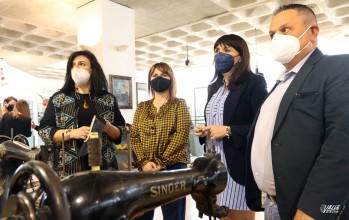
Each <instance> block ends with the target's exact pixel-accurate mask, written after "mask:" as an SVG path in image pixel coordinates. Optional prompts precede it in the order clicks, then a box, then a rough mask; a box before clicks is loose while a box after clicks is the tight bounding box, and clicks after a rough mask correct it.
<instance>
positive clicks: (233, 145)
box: [200, 74, 268, 185]
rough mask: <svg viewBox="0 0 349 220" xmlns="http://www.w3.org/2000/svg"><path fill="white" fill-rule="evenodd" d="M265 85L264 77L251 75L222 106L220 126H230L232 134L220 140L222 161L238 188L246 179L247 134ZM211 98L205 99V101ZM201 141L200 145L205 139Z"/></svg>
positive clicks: (262, 96) (261, 98) (232, 92)
mask: <svg viewBox="0 0 349 220" xmlns="http://www.w3.org/2000/svg"><path fill="white" fill-rule="evenodd" d="M266 85H267V84H266V82H265V79H264V77H262V76H260V75H255V74H252V75H251V77H250V79H249V82H248V84H247V86H245V88H243V89H236V90H232V91H230V92H229V95H228V97H227V99H226V100H225V103H224V110H223V125H226V126H230V128H231V133H232V135H231V137H230V138H227V137H224V138H223V149H224V154H225V159H226V162H227V168H228V171H229V174H230V176H231V177H232V178H233V180H234V181H235V182H237V183H239V184H241V185H245V179H246V142H247V134H248V133H249V131H250V127H251V125H252V122H253V119H254V117H255V115H256V113H257V111H258V109H259V106H260V104H261V103H262V101H263V100H264V98H265V97H266V95H267V93H268V92H267V88H266V87H267V86H266ZM211 97H212V96H209V97H208V101H209V100H210V99H211ZM207 103H208V102H207ZM207 103H206V106H207ZM206 106H205V112H206ZM205 121H206V114H205ZM200 141H201V143H203V142H204V141H205V140H204V139H200Z"/></svg>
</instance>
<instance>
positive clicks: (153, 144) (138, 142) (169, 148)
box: [131, 63, 190, 220]
mask: <svg viewBox="0 0 349 220" xmlns="http://www.w3.org/2000/svg"><path fill="white" fill-rule="evenodd" d="M148 87H149V91H150V92H151V93H152V97H153V98H152V99H150V100H148V101H145V102H141V103H140V104H139V105H138V106H137V109H136V113H135V116H134V119H133V124H132V132H131V144H132V148H133V151H134V153H135V156H136V162H137V164H138V167H139V170H141V171H151V172H154V171H160V170H173V169H181V168H186V167H187V164H188V163H189V157H188V145H189V130H190V114H189V111H188V107H187V105H186V102H185V100H184V99H180V98H176V81H175V77H174V75H173V71H172V69H171V67H170V66H169V65H168V64H166V63H156V64H154V65H153V66H152V67H151V68H150V70H149V75H148ZM161 209H162V213H163V216H164V220H172V219H173V220H184V219H185V198H182V199H180V200H177V201H175V202H172V203H170V204H167V205H164V206H162V207H161ZM153 217H154V210H152V211H149V212H147V213H145V214H144V215H143V216H141V217H139V218H137V220H139V219H142V220H144V219H147V220H148V219H153Z"/></svg>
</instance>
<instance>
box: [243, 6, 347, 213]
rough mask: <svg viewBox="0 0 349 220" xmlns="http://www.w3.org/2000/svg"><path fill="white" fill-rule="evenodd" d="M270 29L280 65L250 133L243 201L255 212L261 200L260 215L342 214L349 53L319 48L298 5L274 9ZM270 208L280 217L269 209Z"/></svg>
mask: <svg viewBox="0 0 349 220" xmlns="http://www.w3.org/2000/svg"><path fill="white" fill-rule="evenodd" d="M269 33H270V37H271V38H272V41H271V51H272V55H273V57H274V59H275V60H276V61H279V62H281V63H282V64H283V65H284V67H285V68H286V70H285V72H284V73H282V74H281V75H280V77H279V80H278V81H277V82H278V83H277V84H276V85H275V87H274V88H273V89H272V91H271V92H270V94H269V96H268V98H267V99H266V100H265V101H264V103H263V105H262V106H261V108H260V112H259V114H258V115H257V116H256V119H255V122H254V124H253V126H252V129H251V131H250V134H249V140H248V150H247V151H248V152H247V155H248V160H250V161H248V168H247V170H248V174H247V180H246V199H247V204H248V206H249V207H250V208H251V209H252V210H256V211H258V210H263V208H262V207H263V206H265V208H266V210H265V216H266V219H267V220H268V219H280V218H281V219H285V220H290V219H295V220H300V219H302V220H307V219H335V218H337V217H338V216H340V215H342V216H341V217H343V210H344V208H345V204H346V202H347V201H348V197H349V55H336V56H325V55H323V54H322V53H321V51H320V50H319V49H318V48H317V38H318V33H319V27H318V25H317V21H316V16H315V14H314V12H313V11H312V10H311V9H310V8H309V7H308V6H305V5H301V4H289V5H284V6H281V7H279V8H278V9H277V10H276V11H275V12H274V14H273V17H272V21H271V24H270V30H269ZM264 201H266V204H263V203H264ZM347 210H348V208H347V209H346V210H345V211H344V212H346V211H347ZM275 211H276V212H277V211H279V216H277V215H276V216H275V215H274V216H273V215H270V214H271V213H275ZM275 217H276V218H275Z"/></svg>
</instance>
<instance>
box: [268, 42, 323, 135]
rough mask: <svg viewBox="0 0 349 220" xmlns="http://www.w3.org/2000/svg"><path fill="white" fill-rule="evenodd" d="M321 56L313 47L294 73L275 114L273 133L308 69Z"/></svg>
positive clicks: (305, 76)
mask: <svg viewBox="0 0 349 220" xmlns="http://www.w3.org/2000/svg"><path fill="white" fill-rule="evenodd" d="M322 56H323V54H322V53H321V51H320V50H319V49H317V48H316V49H315V51H314V52H313V54H312V55H310V57H309V58H308V60H307V61H306V62H305V63H304V65H303V66H302V67H301V69H300V70H299V72H298V73H297V74H296V76H295V78H294V79H293V81H292V83H291V84H290V86H289V87H288V89H287V90H286V93H285V95H284V97H283V98H282V100H281V103H280V107H279V110H278V113H277V116H276V120H275V127H274V133H273V135H275V133H276V132H277V131H278V129H279V128H280V125H281V123H282V122H283V120H284V118H285V116H286V113H287V111H288V109H289V108H290V105H291V103H292V100H293V97H294V95H295V94H296V93H297V92H298V91H299V89H300V87H301V86H302V84H303V82H304V80H305V79H306V78H307V76H308V74H309V73H310V71H311V70H312V69H313V67H314V64H315V63H316V62H317V61H318V60H319V59H320V58H321V57H322Z"/></svg>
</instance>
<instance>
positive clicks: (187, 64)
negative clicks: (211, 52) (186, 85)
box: [185, 44, 190, 66]
mask: <svg viewBox="0 0 349 220" xmlns="http://www.w3.org/2000/svg"><path fill="white" fill-rule="evenodd" d="M188 50H189V49H188V44H187V60H186V61H185V65H186V66H189V63H190V60H189V52H188Z"/></svg>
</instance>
